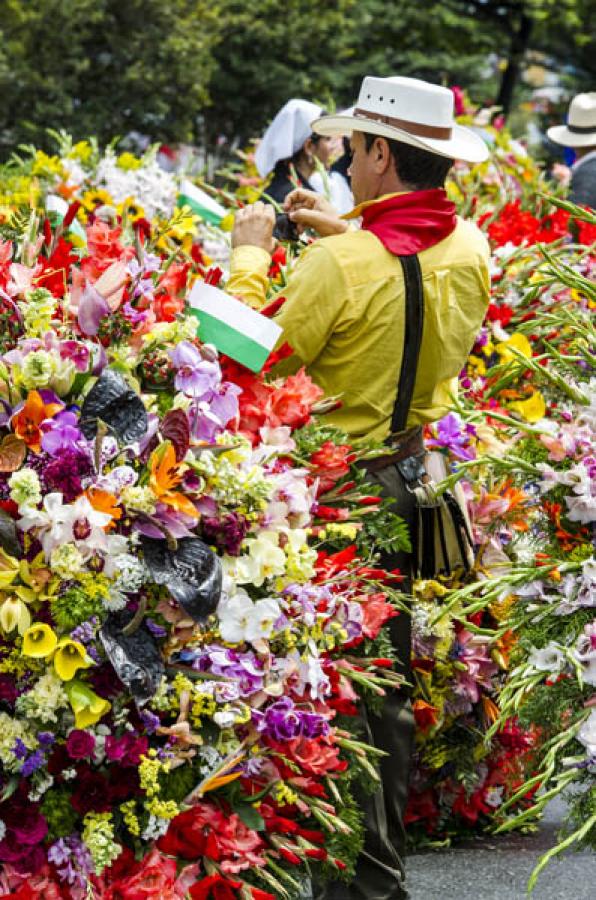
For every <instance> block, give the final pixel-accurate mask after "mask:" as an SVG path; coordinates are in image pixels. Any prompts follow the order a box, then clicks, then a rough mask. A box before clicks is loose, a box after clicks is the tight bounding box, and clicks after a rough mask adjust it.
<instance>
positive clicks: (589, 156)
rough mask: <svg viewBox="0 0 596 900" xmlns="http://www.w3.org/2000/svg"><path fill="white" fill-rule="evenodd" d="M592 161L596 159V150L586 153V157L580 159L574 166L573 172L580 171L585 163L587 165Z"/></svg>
mask: <svg viewBox="0 0 596 900" xmlns="http://www.w3.org/2000/svg"><path fill="white" fill-rule="evenodd" d="M590 159H596V150H591V151H590V152H589V153H586V155H585V156H582V157H580V159H578V160H577V161H576V162H574V163H573V165H572V167H571V168H572V170H573V171H574V172H575V171H576V170H577V169H579V167H580V166H583V164H584V163H587V162H588V160H590Z"/></svg>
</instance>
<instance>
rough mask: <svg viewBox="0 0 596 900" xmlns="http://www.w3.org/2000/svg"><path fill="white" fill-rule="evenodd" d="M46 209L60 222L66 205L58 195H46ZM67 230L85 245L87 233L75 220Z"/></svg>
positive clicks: (64, 213)
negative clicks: (54, 214)
mask: <svg viewBox="0 0 596 900" xmlns="http://www.w3.org/2000/svg"><path fill="white" fill-rule="evenodd" d="M46 209H47V211H48V212H53V213H56V215H57V216H58V218H59V219H60V221H62V219H63V218H64V216H65V215H66V213H67V212H68V203H67V202H66V200H63V199H62V197H59V196H58V194H48V196H47V197H46ZM69 229H70V231H72V232H73V234H76V235H78V236H79V237H80V238H81V240H83V241H85V243H87V232H86V231H85V229H84V228H83V226H82V225H81V223H80V222H79V220H78V219H77V218H74V219H73V220H72V222H71V223H70V225H69Z"/></svg>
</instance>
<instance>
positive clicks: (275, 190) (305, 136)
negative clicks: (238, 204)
mask: <svg viewBox="0 0 596 900" xmlns="http://www.w3.org/2000/svg"><path fill="white" fill-rule="evenodd" d="M322 115H323V110H322V109H321V107H320V106H317V105H316V104H315V103H309V101H308V100H300V99H294V100H288V102H287V103H286V104H285V106H282V108H281V109H280V110H279V112H278V113H277V115H276V116H275V118H274V119H273V121H272V122H271V124H270V125H269V127H268V129H267V131H266V132H265V134H264V135H263V137H262V139H261V141H260V142H259V145H258V147H257V149H256V152H255V164H256V167H257V170H258V172H259V175H260V176H261V178H267V177H268V176H269V175H271V173H273V178H272V180H271V181H270V183H269V185H268V186H267V187H266V188H265V191H264V194H265V195H266V196H264V197H263V199H264V200H267V199H268V198H271V200H274V201H275V202H276V203H278V204H280V205H281V204H283V202H284V200H285V199H286V197H287V196H288V194H289V193H290V192H291V191H293V190H294V189H295V188H297V187H302V188H306V189H307V190H311V191H315V190H317V189H318V187H319V186H316V185H314V184H312V183H311V180H310V179H311V178H312V176H313V175H314V174H315V172H316V171H317V163H318V164H320V165H321V166H322V167H323V168H324V169H326V168H327V167H328V165H329V161H330V157H331V154H332V152H333V143H334V142H333V139H332V138H328V137H322V136H321V135H318V134H313V132H312V129H311V127H310V123H311V122H312V121H313V120H314V119H318V118H320V117H321V116H322ZM321 186H322V185H321Z"/></svg>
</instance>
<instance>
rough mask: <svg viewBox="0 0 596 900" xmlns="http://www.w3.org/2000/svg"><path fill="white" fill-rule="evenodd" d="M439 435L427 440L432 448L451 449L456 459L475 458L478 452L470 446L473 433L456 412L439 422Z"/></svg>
mask: <svg viewBox="0 0 596 900" xmlns="http://www.w3.org/2000/svg"><path fill="white" fill-rule="evenodd" d="M436 428H437V436H436V437H431V438H430V439H429V440H428V441H427V446H428V447H430V448H437V449H444V450H449V451H450V452H451V453H452V454H453V456H455V458H456V459H461V460H468V459H475V458H476V454H475V452H474V450H473V449H472V448H471V447H470V437H471V436H472V435H471V433H470V432H469V430H468V429H467V428H464V427H463V426H462V423H461V421H460V419H459V417H458V416H456V415H455V413H449V414H448V415H446V416H445V417H444V418H442V419H441V420H440V421H439V422H437V426H436Z"/></svg>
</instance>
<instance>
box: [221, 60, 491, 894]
mask: <svg viewBox="0 0 596 900" xmlns="http://www.w3.org/2000/svg"><path fill="white" fill-rule="evenodd" d="M453 105H454V101H453V94H452V92H451V91H450V90H448V89H447V88H443V87H440V86H439V85H435V84H430V83H428V82H425V81H420V80H418V79H413V78H401V77H394V78H375V77H367V78H365V79H364V81H363V84H362V88H361V90H360V95H359V98H358V102H357V105H356V107H355V109H354V111H353V113H352V114H351V115H339V116H325V117H321V118H319V119H317V120H316V121H314V122H313V123H312V128H313V130H314V131H316V132H317V133H318V134H322V135H337V134H346V133H348V134H351V139H350V142H351V150H352V164H351V168H350V174H351V186H352V191H353V194H354V200H355V202H356V204H358V205H357V206H356V208H355V209H354V210H353V211H352V212H351V213H349V214H348V216H347V217H343V218H340V217H338V215H337V213H336V212H335V210H334V209H333V207H332V206H331V205H330V204H329V203H327V202H326V201H325V199H324V198H322V197H320V196H318V195H316V194H314V193H311V192H309V191H304V190H296V191H294V192H293V193H292V194H290V195H289V196H288V197H287V198H286V202H285V208H286V210H287V211H288V214H289V216H290V218H292V219H293V220H294V221H295V222H296V223H297V224H299V225H300V226H309V227H311V228H314V229H315V230H316V231H317V232H318V233H319V234H320V235H323V236H322V237H321V239H320V240H316V241H315V242H314V243H312V244H311V245H310V246H309V247H308V248H307V249H306V250H304V251H303V253H302V254H301V256H300V259H299V261H298V263H297V265H296V267H295V269H294V270H293V272H292V273H291V275H290V277H289V279H288V282H287V284H286V285H285V286H284V288H283V289H282V292H281V293H282V295H283V297H285V302H284V303H283V305H282V306H281V309H280V311H279V312H278V313H277V316H276V320H277V321H278V323H279V324H280V325H281V326H282V328H283V333H282V337H281V341H285V342H287V343H288V344H289V345H290V346H291V348H292V349H293V356H292V357H291V358H290V359H289V360H286V362H285V363H284V367H285V369H283V370H280V371H284V370H285V371H287V370H288V368H290V367H291V368H297V367H298V366H301V365H302V366H305V367H306V369H307V371H308V372H309V374H310V375H311V377H312V378H313V380H314V381H315V382H317V383H318V384H319V385H320V386H321V387H322V388H323V389H324V390H325V393H326V394H327V395H328V396H330V397H340V398H341V407H340V408H339V409H335V410H334V411H332V412H331V413H329V414H328V416H327V417H326V418H327V420H328V421H329V424H331V425H334V426H336V427H339V428H342V429H343V430H344V431H346V432H347V433H348V435H349V436H350V439H351V440H352V441H358V440H359V439H365V438H374V439H377V440H380V441H385V442H386V443H387V445H388V446H387V455H386V456H383V457H381V458H380V459H379V460H374V464H373V463H371V464H367V471H368V474H369V477H370V479H371V480H373V481H374V482H376V484H377V486H378V490H379V492H380V493H383V494H385V495H386V496H389V497H391V498H393V500H394V502H395V505H394V508H395V511H396V512H397V513H399V515H401V516H402V517H403V518H404V519H405V521H406V522H407V523H408V524H409V525H410V527H411V529H412V535H414V533H415V529H414V523H415V521H416V517H417V515H418V511H417V508H416V505H415V501H414V499H413V496H414V495H413V493H412V485H413V483H414V480H415V481H416V483H418V479H419V478H420V477H421V460H422V458H423V456H424V448H423V443H422V427H423V425H424V424H425V423H426V422H432V421H435V420H437V419H439V418H441V417H442V416H443V415H445V414H446V412H447V411H448V409H449V406H450V403H451V399H452V396H453V393H454V392H456V390H457V376H458V374H459V372H460V371H461V369H462V368H463V366H464V365H465V362H466V359H467V356H468V353H469V352H470V350H471V348H472V346H473V343H474V341H475V339H476V336H477V335H478V333H479V331H480V328H481V326H482V322H483V319H484V315H485V313H486V309H487V307H488V300H489V291H490V277H489V249H488V244H487V242H486V239H485V238H484V236H483V235H482V233H481V232H480V231H479V230H478V229H477V228H476V226H475V225H473V224H471V223H468V222H465V221H463V220H461V219H459V218H458V217H457V215H456V212H455V207H454V205H453V204H452V203H451V202H450V201H449V200H448V198H447V195H446V193H445V190H444V182H445V179H446V177H447V174H448V172H449V169H450V168H451V166H452V165H453V161H454V160H455V159H462V160H466V161H468V162H481V161H482V160H484V159H486V158H487V156H488V150H487V147H486V145H485V143H484V142H483V140H482V138H481V137H480V136H479V135H478V134H475V133H474V132H472V131H469V130H468V129H466V128H463V127H460V126H459V125H457V124H456V122H455V121H454V111H453ZM346 219H349V220H352V222H354V221H356V220H357V219H360V220H361V226H360V228H356V229H354V228H353V227H348V226H349V223H348V221H347V220H346ZM273 224H274V214H273V210H272V209H271V208H270V207H266V206H265V204H262V203H255V204H253V206H248V207H246V208H245V209H243V210H241V211H240V212H239V213H238V214H237V216H236V222H235V226H234V230H233V234H232V247H233V251H232V257H231V274H230V278H229V280H228V283H227V290H228V291H229V292H231V293H233V294H236V295H237V296H240V297H242V298H243V299H244V300H245V301H246V302H248V303H250V304H251V305H253V306H255V307H257V308H258V307H259V306H261V305H263V304H264V303H265V293H266V290H267V287H268V280H267V271H268V267H269V262H270V254H271V252H272V250H273V247H274V242H273V240H272V229H273ZM413 300H414V301H415V302H416V303H417V304H418V307H417V309H418V312H417V313H416V316H417V318H416V316H413V314H412V311H413V309H414V305H415V304H414V303H413V302H412V301H413ZM414 335H417V337H418V339H419V341H420V343H419V346H417V347H416V351H415V353H412V348H413V346H414V344H415V343H417V341H415V340H414V337H413V336H414ZM413 479H414V480H413ZM382 562H383V565H384V566H385V567H386V568H388V569H393V568H395V567H398V568H399V569H400V570H401V572H402V573H403V574H404V575H405V576H406V592H407V590H408V587H407V585H408V584H409V579H410V578H411V577H412V576H413V575H414V563H413V557H412V555H411V554H408V553H404V552H401V553H394V554H386V555H385V556H384V557H383V560H382ZM391 626H392V627H391V632H390V633H391V638H392V641H393V643H394V647H395V650H396V654H397V656H398V659H399V660H400V662H401V666H402V671H403V672H404V674H405V675H406V677H407V676H408V675H409V658H410V624H409V617H408V616H406V615H404V614H401V615H400V616H398V617H397V618H395V619H393V620H392V621H391ZM363 727H364V732H365V735H366V737H367V739H369V740H372V741H374V743H375V744H376V745H377V746H379V747H380V748H381V749H383V750H385V751H386V753H387V756H386V757H384V758H383V760H382V761H381V776H382V782H383V783H382V788H381V789H379V791H378V792H377V794H375V795H374V797H373V798H362V800H361V804H362V808H363V811H364V815H365V825H366V835H365V845H364V850H363V852H362V854H361V855H360V858H359V860H358V865H357V869H356V878H355V879H354V881H353V882H352V884H350V885H346V884H343V883H342V884H341V885H339V884H338V885H337V886H333V885H330V886H329V887H327V888H324V889H320V891H318V892H317V893H316V896H317V900H319V898H325V900H331V898H333V900H402V898H405V897H407V892H406V888H405V883H404V867H403V856H404V838H405V831H404V824H403V823H404V809H405V804H406V799H407V789H408V770H409V762H410V754H411V747H412V740H413V731H414V719H413V713H412V708H411V704H410V700H409V697H408V694H407V692H406V691H399V692H394V693H393V694H392V695H390V696H388V697H387V699H386V702H385V705H384V708H383V712H382V715H380V716H367V714H366V713H363ZM317 890H318V889H317Z"/></svg>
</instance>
